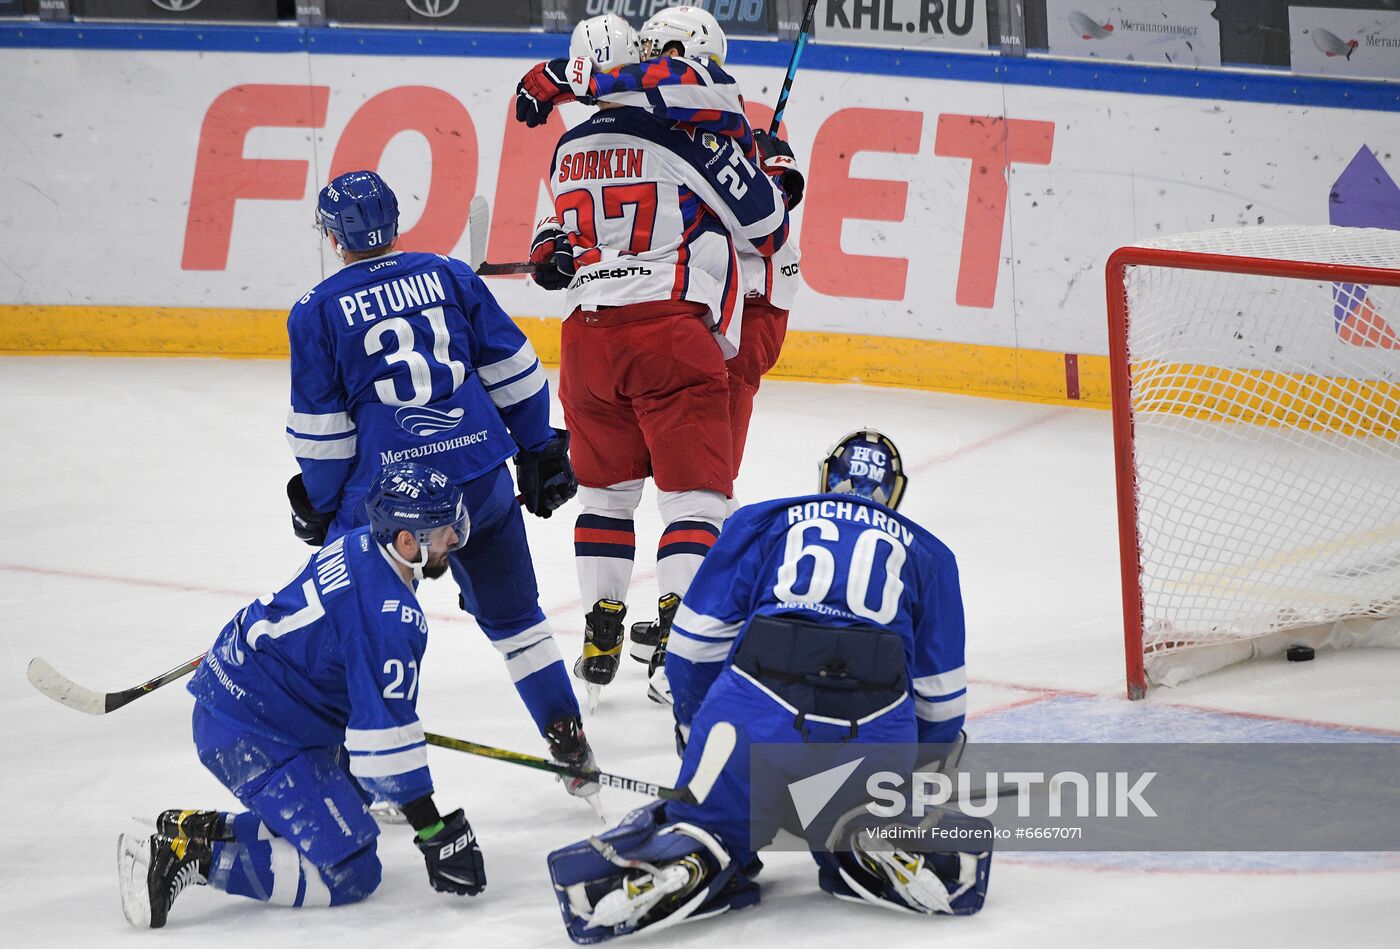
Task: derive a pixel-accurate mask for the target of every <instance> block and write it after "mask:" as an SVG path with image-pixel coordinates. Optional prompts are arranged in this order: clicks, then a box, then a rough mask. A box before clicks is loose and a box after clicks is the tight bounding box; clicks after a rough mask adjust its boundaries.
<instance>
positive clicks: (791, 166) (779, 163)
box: [753, 129, 807, 211]
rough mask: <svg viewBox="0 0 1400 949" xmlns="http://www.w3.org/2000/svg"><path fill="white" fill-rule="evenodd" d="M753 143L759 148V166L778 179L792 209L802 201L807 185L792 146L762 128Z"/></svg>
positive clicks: (756, 131)
mask: <svg viewBox="0 0 1400 949" xmlns="http://www.w3.org/2000/svg"><path fill="white" fill-rule="evenodd" d="M753 143H754V146H755V147H757V149H758V164H759V167H761V168H762V169H763V172H764V174H766V175H769V176H771V177H773V178H776V179H777V181H778V184H779V186H781V187H782V189H783V194H784V195H785V196H786V197H787V209H788V210H789V211H791V210H792V209H793V208H795V207H797V206H798V205H799V204H801V203H802V192H803V190H804V189H805V188H806V186H807V179H806V178H805V177H804V176H803V174H802V171H801V169H799V168H798V167H797V159H796V158H794V157H793V155H792V146H791V145H789V144H788V143H787V142H785V141H783V140H782V139H780V138H778V137H777V136H776V135H769V134H768V133H767V132H765V131H763V130H762V129H756V130H755V131H754V133H753Z"/></svg>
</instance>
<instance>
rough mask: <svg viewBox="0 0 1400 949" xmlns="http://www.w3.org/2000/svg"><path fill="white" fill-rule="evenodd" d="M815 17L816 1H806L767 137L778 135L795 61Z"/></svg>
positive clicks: (793, 76)
mask: <svg viewBox="0 0 1400 949" xmlns="http://www.w3.org/2000/svg"><path fill="white" fill-rule="evenodd" d="M816 15H817V0H807V12H806V13H804V14H803V15H802V28H801V29H800V30H799V31H798V33H797V45H796V46H794V47H793V48H792V59H790V60H789V61H788V68H787V78H786V79H784V80H783V91H782V92H780V93H779V94H778V104H777V105H776V106H774V107H773V121H772V123H771V124H770V125H769V126H768V134H769V135H777V134H778V126H779V125H780V124H781V123H782V121H783V112H785V111H786V110H787V102H788V96H789V95H790V94H791V93H792V80H793V79H794V78H795V77H796V76H797V61H798V60H799V59H801V58H802V50H803V49H804V48H805V47H806V46H807V37H808V36H809V35H811V32H812V20H813V18H814V17H816Z"/></svg>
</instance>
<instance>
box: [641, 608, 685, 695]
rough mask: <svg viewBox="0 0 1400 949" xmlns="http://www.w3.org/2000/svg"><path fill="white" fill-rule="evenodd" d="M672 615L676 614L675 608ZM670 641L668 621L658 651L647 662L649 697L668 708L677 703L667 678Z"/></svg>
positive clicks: (658, 643) (657, 647)
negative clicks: (667, 652)
mask: <svg viewBox="0 0 1400 949" xmlns="http://www.w3.org/2000/svg"><path fill="white" fill-rule="evenodd" d="M677 605H679V600H677ZM671 615H672V616H675V610H674V609H673V610H672V611H671ZM663 617H664V614H663ZM670 642H671V624H670V623H669V622H667V623H666V627H665V629H663V630H662V631H661V639H660V640H659V641H658V642H657V644H656V651H655V652H653V653H652V654H651V661H650V662H648V663H647V698H649V699H651V700H652V701H653V702H655V703H656V704H657V705H665V706H666V707H668V708H669V707H670V706H671V705H673V704H675V699H673V698H672V697H671V683H670V680H668V679H667V678H666V647H667V646H668V645H670Z"/></svg>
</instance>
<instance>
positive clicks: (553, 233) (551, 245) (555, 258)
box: [530, 217, 577, 290]
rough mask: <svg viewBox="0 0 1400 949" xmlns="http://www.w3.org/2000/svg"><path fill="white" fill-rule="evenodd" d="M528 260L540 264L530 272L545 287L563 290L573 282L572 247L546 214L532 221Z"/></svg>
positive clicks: (557, 224)
mask: <svg viewBox="0 0 1400 949" xmlns="http://www.w3.org/2000/svg"><path fill="white" fill-rule="evenodd" d="M530 263H532V264H540V265H541V267H540V270H539V271H538V272H536V273H534V274H532V275H531V276H533V277H534V280H535V283H537V284H539V285H540V286H542V287H544V288H545V289H546V290H563V289H566V288H567V287H568V286H569V284H570V283H572V282H573V279H574V275H575V273H576V272H577V267H576V266H575V264H574V247H573V244H571V243H569V235H568V234H565V233H564V230H563V228H561V227H560V226H559V220H558V219H557V218H552V217H548V218H545V219H544V220H543V221H540V223H539V224H536V225H535V237H534V240H532V241H531V242H530Z"/></svg>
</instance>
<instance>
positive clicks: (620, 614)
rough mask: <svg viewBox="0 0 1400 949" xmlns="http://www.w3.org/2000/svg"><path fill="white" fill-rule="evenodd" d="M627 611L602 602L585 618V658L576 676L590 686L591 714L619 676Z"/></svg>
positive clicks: (619, 605)
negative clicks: (600, 693)
mask: <svg viewBox="0 0 1400 949" xmlns="http://www.w3.org/2000/svg"><path fill="white" fill-rule="evenodd" d="M626 616H627V607H626V606H625V605H623V604H622V603H619V602H618V601H617V600H599V601H598V602H597V603H594V604H593V609H591V610H589V611H588V613H587V615H585V616H584V618H583V623H584V626H583V655H582V656H580V657H579V660H578V661H577V662H575V663H574V675H575V676H576V677H577V678H580V679H582V680H583V681H584V682H586V683H588V710H589V711H590V712H591V711H592V710H593V709H594V708H596V707H597V705H598V693H599V692H600V691H602V688H603V686H605V685H607V684H608V683H610V682H612V680H613V677H614V676H616V675H617V660H618V657H619V656H621V655H622V621H623V619H624V618H626Z"/></svg>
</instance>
